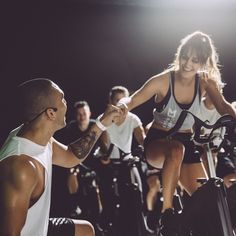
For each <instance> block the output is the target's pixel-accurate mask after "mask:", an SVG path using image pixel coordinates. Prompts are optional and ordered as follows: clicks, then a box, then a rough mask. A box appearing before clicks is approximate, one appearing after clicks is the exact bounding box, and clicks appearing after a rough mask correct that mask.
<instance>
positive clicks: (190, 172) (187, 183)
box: [180, 162, 207, 195]
mask: <svg viewBox="0 0 236 236" xmlns="http://www.w3.org/2000/svg"><path fill="white" fill-rule="evenodd" d="M197 178H207V173H206V171H205V168H204V166H203V164H202V163H201V162H199V163H188V164H186V163H183V164H182V166H181V171H180V183H181V185H182V186H183V188H184V189H185V190H186V191H187V193H188V194H189V195H192V194H193V193H194V192H195V191H196V190H197V189H198V188H199V187H200V186H201V184H200V183H198V182H197Z"/></svg>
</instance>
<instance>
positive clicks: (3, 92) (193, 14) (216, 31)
mask: <svg viewBox="0 0 236 236" xmlns="http://www.w3.org/2000/svg"><path fill="white" fill-rule="evenodd" d="M235 10H236V4H235V3H234V1H233V0H231V1H230V0H225V1H223V0H208V1H206V0H205V1H203V0H198V1H187V0H175V1H174V0H169V1H168V0H166V1H164V0H155V1H151V0H150V1H148V0H133V1H131V0H130V1H128V0H127V1H125V0H123V1H122V0H110V1H105V0H100V1H99V0H93V1H92V0H87V1H79V0H67V1H66V0H65V1H59V0H58V1H45V2H43V1H37V2H32V1H30V2H22V1H18V2H14V1H8V3H7V4H4V5H2V6H1V9H0V22H1V25H0V26H1V28H0V30H1V34H0V45H1V46H0V48H1V50H0V66H1V69H0V78H1V85H0V105H1V110H0V111H1V114H0V119H1V120H0V144H1V142H2V141H3V140H4V138H5V136H6V134H7V133H8V131H9V130H10V129H12V128H13V127H14V126H15V125H17V114H15V110H16V107H15V106H16V102H17V99H18V98H17V97H16V95H15V90H16V86H17V85H18V84H19V83H21V82H23V81H25V80H29V79H32V78H36V77H46V78H50V79H52V80H53V81H55V82H56V83H58V84H59V85H60V86H61V88H62V89H63V90H64V92H65V97H66V99H67V101H68V113H67V118H68V120H70V119H72V118H73V113H72V105H73V103H74V102H75V101H77V100H87V101H88V102H89V104H90V105H91V110H92V112H93V117H96V116H97V115H98V114H99V113H101V112H103V110H104V108H105V105H106V103H107V97H108V91H109V89H110V88H111V87H112V86H114V85H123V86H126V87H128V88H129V89H130V91H135V90H136V89H138V88H139V87H140V86H141V85H142V84H143V83H144V82H145V81H146V80H147V79H148V78H149V77H151V76H152V75H154V74H157V73H160V72H161V71H162V70H163V69H165V68H167V67H168V65H169V64H170V63H171V62H172V60H173V57H174V54H175V52H176V48H177V46H178V45H179V42H180V40H181V38H183V37H184V36H186V35H187V34H189V33H192V32H193V31H195V30H201V31H203V32H206V33H208V34H209V35H210V36H212V39H213V41H214V43H215V45H216V47H217V49H218V52H219V54H220V63H221V64H222V68H221V71H222V75H223V79H224V81H225V82H226V83H227V86H226V88H225V97H226V99H227V100H228V101H230V102H231V101H233V100H236V99H235V92H234V88H235V83H236V80H235V66H236V65H235V62H236V43H235V42H236V27H235V22H236V15H235ZM151 106H152V101H150V102H148V103H147V104H145V105H143V106H141V107H139V108H137V109H135V110H134V112H135V113H136V114H138V115H139V116H140V118H141V119H142V120H143V123H144V124H146V123H148V122H149V121H150V120H151V119H152V117H151V115H152V107H151Z"/></svg>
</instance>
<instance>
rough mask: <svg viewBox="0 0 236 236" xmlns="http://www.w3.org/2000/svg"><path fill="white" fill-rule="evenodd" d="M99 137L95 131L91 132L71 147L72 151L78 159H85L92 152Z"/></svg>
mask: <svg viewBox="0 0 236 236" xmlns="http://www.w3.org/2000/svg"><path fill="white" fill-rule="evenodd" d="M97 138H98V135H97V133H96V132H95V131H93V130H89V131H88V132H87V133H86V134H85V135H84V136H83V137H81V138H79V139H78V140H76V141H75V142H73V143H71V144H70V145H69V147H70V149H71V151H72V152H73V154H74V155H75V156H76V157H77V158H78V159H80V160H81V159H84V158H85V157H86V156H87V155H88V154H89V152H90V151H91V149H92V147H93V145H94V144H95V142H96V140H97Z"/></svg>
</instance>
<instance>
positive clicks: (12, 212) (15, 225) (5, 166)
mask: <svg viewBox="0 0 236 236" xmlns="http://www.w3.org/2000/svg"><path fill="white" fill-rule="evenodd" d="M0 172H1V175H0V235H1V236H20V235H21V230H22V228H23V226H24V224H25V220H26V216H27V211H28V208H29V206H30V201H31V194H32V192H33V190H34V188H35V186H36V183H37V173H36V168H35V166H34V164H33V162H32V161H30V159H29V157H26V156H22V157H20V158H19V157H16V156H13V157H9V158H7V159H6V160H4V161H2V162H0Z"/></svg>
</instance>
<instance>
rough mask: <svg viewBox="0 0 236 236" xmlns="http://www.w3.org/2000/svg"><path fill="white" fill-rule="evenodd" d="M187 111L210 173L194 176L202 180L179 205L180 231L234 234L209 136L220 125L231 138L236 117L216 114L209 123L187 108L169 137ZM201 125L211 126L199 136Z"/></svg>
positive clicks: (199, 235)
mask: <svg viewBox="0 0 236 236" xmlns="http://www.w3.org/2000/svg"><path fill="white" fill-rule="evenodd" d="M187 115H191V116H193V118H194V120H195V134H194V139H195V141H196V142H197V143H199V144H202V145H203V146H204V148H205V151H206V153H207V162H208V166H209V172H210V174H209V179H206V180H198V181H202V186H201V187H200V188H199V189H198V190H197V191H196V192H195V193H194V194H193V195H192V196H191V198H190V200H189V201H188V203H187V204H186V205H185V206H184V208H183V212H182V214H181V217H180V221H179V223H180V232H181V233H180V235H181V236H183V235H196V236H216V235H217V236H234V235H235V233H234V231H233V227H232V222H231V218H230V212H229V207H228V202H227V193H226V189H225V186H224V183H223V180H222V179H220V178H218V177H216V173H215V167H214V163H213V159H212V154H211V149H210V142H211V140H212V139H213V135H214V130H216V129H218V128H220V127H225V129H226V134H227V135H228V137H229V138H230V139H234V138H235V137H236V132H235V127H236V120H235V119H234V118H233V117H231V116H230V115H225V116H222V117H220V118H219V119H218V120H217V121H216V122H215V124H214V125H209V124H207V123H205V122H203V121H202V120H200V119H199V118H198V117H196V116H195V115H193V114H192V113H191V112H188V111H183V112H182V113H181V115H180V117H179V119H178V121H177V124H176V126H175V127H173V128H172V129H171V130H170V131H169V137H171V136H173V135H174V134H175V133H176V132H177V131H178V129H179V128H180V127H181V125H182V123H183V121H184V120H185V118H186V116H187ZM202 127H205V128H207V129H211V132H210V134H209V136H207V137H206V136H204V137H202V136H201V129H202Z"/></svg>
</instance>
